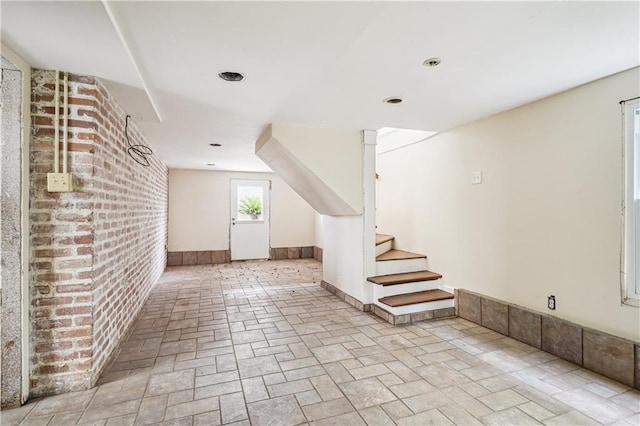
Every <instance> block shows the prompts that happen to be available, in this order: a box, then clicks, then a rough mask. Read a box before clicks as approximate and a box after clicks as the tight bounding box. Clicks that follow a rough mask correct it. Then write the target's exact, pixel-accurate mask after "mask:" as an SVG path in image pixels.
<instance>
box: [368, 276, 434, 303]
mask: <svg viewBox="0 0 640 426" xmlns="http://www.w3.org/2000/svg"><path fill="white" fill-rule="evenodd" d="M441 284H442V280H432V281H418V282H415V283H406V284H396V285H388V286H381V285H376V284H373V286H374V287H373V297H374V298H375V300H378V299H380V298H381V297H387V296H395V295H396V294H405V293H415V292H416V291H424V290H435V289H438V288H440V285H441ZM385 306H386V305H385Z"/></svg>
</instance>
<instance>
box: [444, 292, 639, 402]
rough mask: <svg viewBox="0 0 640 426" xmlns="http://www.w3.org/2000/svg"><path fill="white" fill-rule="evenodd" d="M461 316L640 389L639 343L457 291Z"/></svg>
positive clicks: (502, 302)
mask: <svg viewBox="0 0 640 426" xmlns="http://www.w3.org/2000/svg"><path fill="white" fill-rule="evenodd" d="M455 300H456V311H457V314H458V316H459V317H461V318H464V319H466V320H468V321H471V322H474V323H476V324H479V325H482V326H483V327H487V328H489V329H491V330H494V331H496V332H498V333H500V334H504V335H505V336H509V337H511V338H513V339H515V340H518V341H520V342H523V343H526V344H528V345H530V346H533V347H535V348H537V349H540V350H542V351H545V352H548V353H550V354H553V355H556V356H557V357H559V358H562V359H564V360H567V361H570V362H572V363H574V364H576V365H579V366H581V367H584V368H586V369H588V370H591V371H594V372H596V373H599V374H602V375H603V376H605V377H608V378H610V379H613V380H616V381H618V382H620V383H623V384H625V385H627V386H630V387H635V388H636V389H640V343H638V342H633V341H631V340H627V339H623V338H621V337H617V336H612V335H610V334H608V333H604V332H601V331H598V330H594V329H591V328H587V327H583V326H581V325H579V324H574V323H572V322H569V321H566V320H563V319H561V318H557V317H554V316H552V315H548V314H544V313H541V312H537V311H533V310H530V309H527V308H523V307H521V306H517V305H514V304H511V303H507V302H504V301H501V300H497V299H493V298H490V297H487V296H484V295H481V294H478V293H474V292H471V291H468V290H464V289H457V290H456V299H455Z"/></svg>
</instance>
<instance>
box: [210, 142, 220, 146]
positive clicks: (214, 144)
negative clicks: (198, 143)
mask: <svg viewBox="0 0 640 426" xmlns="http://www.w3.org/2000/svg"><path fill="white" fill-rule="evenodd" d="M209 146H222V145H220V144H219V143H210V144H209Z"/></svg>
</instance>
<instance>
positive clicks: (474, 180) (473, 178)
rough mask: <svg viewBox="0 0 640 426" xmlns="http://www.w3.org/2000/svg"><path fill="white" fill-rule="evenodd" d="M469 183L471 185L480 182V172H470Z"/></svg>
mask: <svg viewBox="0 0 640 426" xmlns="http://www.w3.org/2000/svg"><path fill="white" fill-rule="evenodd" d="M471 183H472V184H473V185H477V184H479V183H482V172H481V171H480V172H473V173H471Z"/></svg>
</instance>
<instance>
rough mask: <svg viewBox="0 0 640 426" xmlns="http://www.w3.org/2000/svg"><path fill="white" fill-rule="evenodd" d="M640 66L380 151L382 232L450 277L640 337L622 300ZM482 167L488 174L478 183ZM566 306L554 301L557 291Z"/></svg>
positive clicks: (639, 312)
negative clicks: (630, 101) (628, 123)
mask: <svg viewBox="0 0 640 426" xmlns="http://www.w3.org/2000/svg"><path fill="white" fill-rule="evenodd" d="M639 77H640V70H639V69H638V68H635V69H633V70H630V71H627V72H624V73H621V74H617V75H614V76H611V77H609V78H606V79H602V80H599V81H596V82H593V83H590V84H588V85H585V86H582V87H579V88H576V89H574V90H571V91H568V92H565V93H563V94H560V95H557V96H554V97H551V98H547V99H544V100H541V101H538V102H534V103H531V104H529V105H526V106H523V107H521V108H517V109H515V110H512V111H509V112H505V113H502V114H499V115H495V116H493V117H489V118H487V119H484V120H480V121H477V122H474V123H471V124H469V125H465V126H462V127H459V128H456V129H454V130H451V131H448V132H445V133H442V134H440V135H437V136H435V137H433V138H431V139H428V140H427V141H425V142H422V143H418V144H415V145H412V146H409V147H406V148H403V149H399V150H397V151H392V152H389V153H385V154H382V155H380V156H379V157H378V173H379V174H380V179H379V181H378V202H377V207H378V231H379V232H383V233H389V234H393V235H395V236H396V237H397V245H398V246H399V247H400V248H403V249H407V250H412V251H417V252H421V253H424V254H427V255H428V256H429V264H430V268H431V269H433V270H434V271H437V272H440V273H442V274H443V275H444V280H445V282H446V283H447V284H449V285H452V286H454V287H460V288H467V289H469V290H472V291H477V292H480V293H483V294H485V295H489V296H493V297H496V298H499V299H502V300H505V301H508V302H511V303H516V304H519V305H523V306H526V307H529V308H532V309H535V310H538V311H545V312H547V313H551V314H553V315H557V316H558V317H561V318H564V319H567V320H570V321H574V322H577V323H579V324H582V325H584V326H587V327H593V328H596V329H599V330H602V331H605V332H609V333H612V334H615V335H618V336H621V337H626V338H630V339H633V340H635V341H640V330H639V329H640V309H638V308H634V307H628V306H621V304H620V281H619V269H620V245H621V240H620V238H621V236H620V232H621V218H620V204H621V195H622V171H621V155H622V151H621V146H622V145H621V116H620V106H619V105H618V101H620V100H621V99H627V98H631V97H635V96H638V95H639V94H640V87H639V86H640V83H639V82H640V78H639ZM479 170H482V171H483V178H484V182H483V183H482V184H480V185H471V174H472V172H474V171H479ZM551 294H553V295H555V296H556V299H557V310H556V311H548V310H547V309H546V301H547V296H548V295H551Z"/></svg>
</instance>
